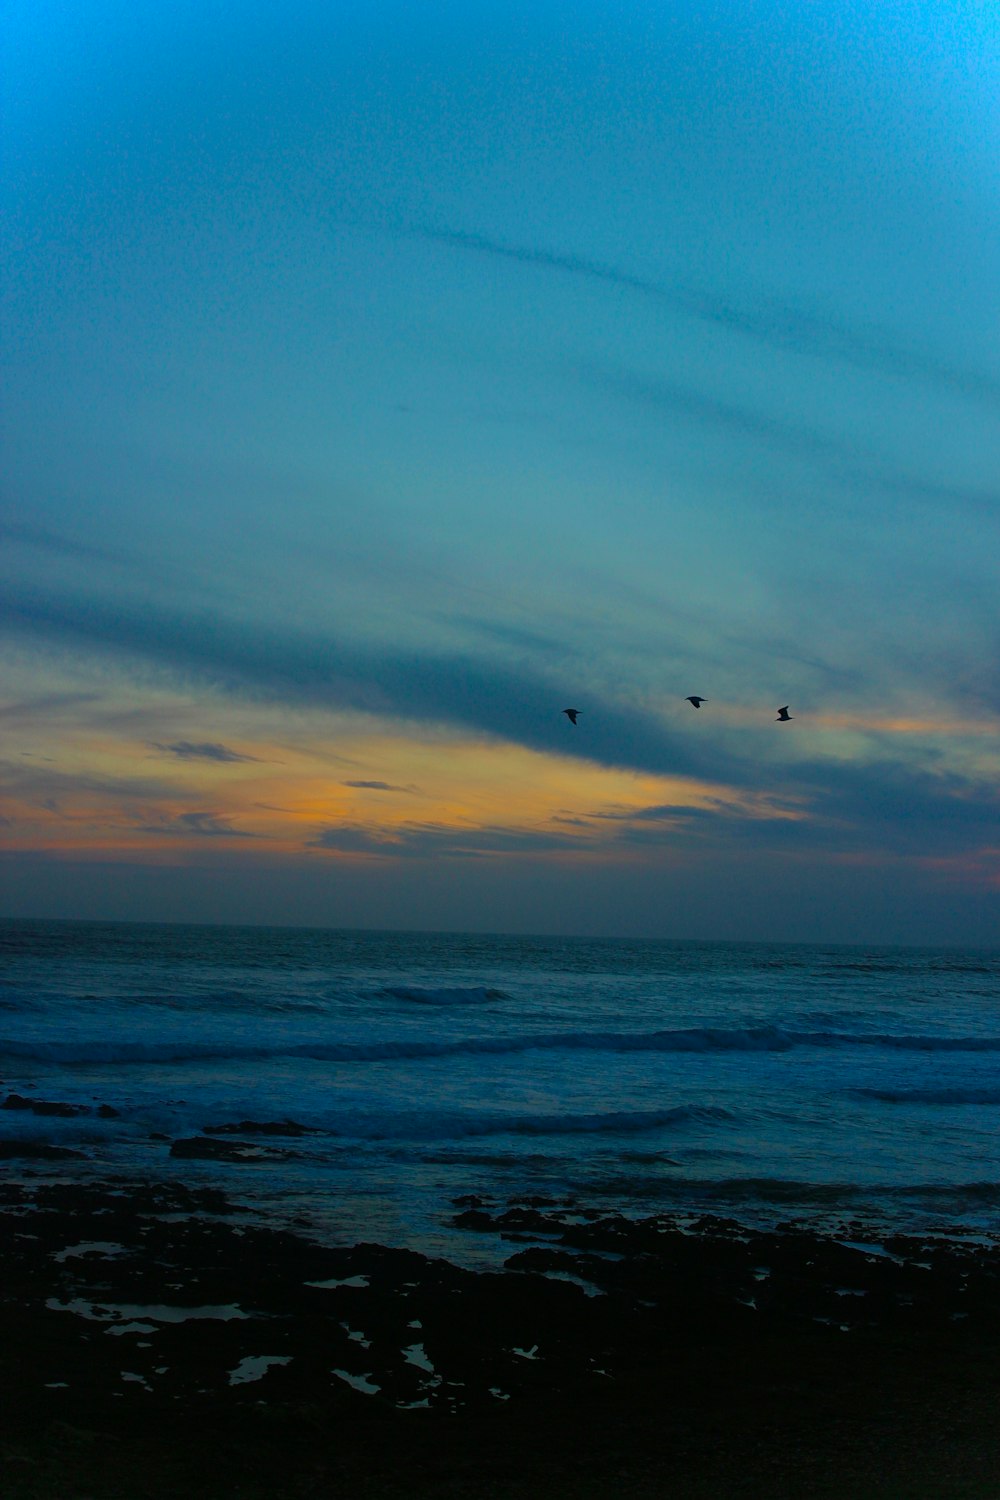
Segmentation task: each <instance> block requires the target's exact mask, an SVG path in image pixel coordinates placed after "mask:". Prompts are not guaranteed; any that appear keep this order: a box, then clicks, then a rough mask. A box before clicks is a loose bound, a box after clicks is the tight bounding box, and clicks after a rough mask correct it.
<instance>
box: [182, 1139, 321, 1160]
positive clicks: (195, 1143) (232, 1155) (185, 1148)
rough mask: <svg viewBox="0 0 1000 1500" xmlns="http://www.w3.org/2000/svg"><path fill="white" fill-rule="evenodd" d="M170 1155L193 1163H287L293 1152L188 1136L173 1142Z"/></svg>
mask: <svg viewBox="0 0 1000 1500" xmlns="http://www.w3.org/2000/svg"><path fill="white" fill-rule="evenodd" d="M170 1155H171V1156H177V1157H181V1158H186V1159H188V1160H194V1161H231V1162H240V1161H287V1160H289V1159H291V1158H292V1157H294V1155H295V1152H294V1151H283V1150H281V1149H280V1148H279V1147H276V1146H260V1145H258V1144H257V1142H256V1141H220V1140H216V1139H215V1137H214V1136H199V1135H196V1136H190V1137H189V1138H187V1139H185V1140H180V1141H174V1143H173V1145H172V1146H171V1147H170Z"/></svg>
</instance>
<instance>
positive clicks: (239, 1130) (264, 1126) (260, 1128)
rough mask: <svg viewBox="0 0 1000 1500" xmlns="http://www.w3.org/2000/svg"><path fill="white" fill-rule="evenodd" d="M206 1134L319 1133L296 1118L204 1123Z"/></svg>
mask: <svg viewBox="0 0 1000 1500" xmlns="http://www.w3.org/2000/svg"><path fill="white" fill-rule="evenodd" d="M203 1129H204V1131H205V1134H206V1135H290V1136H301V1135H321V1134H322V1132H321V1131H319V1130H317V1128H316V1127H315V1126H314V1125H300V1124H299V1123H298V1121H296V1120H240V1121H239V1123H238V1124H233V1125H205V1126H203Z"/></svg>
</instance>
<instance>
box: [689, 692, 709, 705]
mask: <svg viewBox="0 0 1000 1500" xmlns="http://www.w3.org/2000/svg"><path fill="white" fill-rule="evenodd" d="M684 701H685V703H690V704H692V705H693V707H695V708H700V707H701V705H702V704H703V703H707V702H708V699H707V698H699V697H698V695H697V693H692V694H691V696H690V697H689V698H685V700H684Z"/></svg>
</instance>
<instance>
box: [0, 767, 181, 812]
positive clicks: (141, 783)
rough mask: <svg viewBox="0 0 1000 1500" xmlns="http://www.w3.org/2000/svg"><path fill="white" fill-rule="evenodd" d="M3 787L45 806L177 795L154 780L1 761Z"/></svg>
mask: <svg viewBox="0 0 1000 1500" xmlns="http://www.w3.org/2000/svg"><path fill="white" fill-rule="evenodd" d="M0 786H2V787H3V788H4V790H5V791H7V792H8V793H10V794H11V795H14V796H20V797H26V798H30V799H32V800H33V801H37V802H44V800H45V799H46V798H51V797H57V798H72V797H74V796H76V795H79V794H82V793H86V794H90V795H95V796H98V797H106V798H109V799H111V800H113V801H115V802H120V801H122V800H123V799H127V798H132V799H135V798H138V797H142V798H146V799H149V800H151V801H152V800H157V801H159V800H160V799H162V798H167V797H173V796H176V795H177V791H176V788H175V787H173V786H171V784H170V783H169V782H166V781H156V780H154V779H153V778H151V777H138V776H135V777H131V776H102V775H100V774H95V773H93V772H88V773H87V774H81V773H76V772H72V771H49V770H44V769H42V768H41V767H40V766H37V765H30V766H25V765H20V764H18V763H17V762H16V761H0ZM189 795H190V794H189Z"/></svg>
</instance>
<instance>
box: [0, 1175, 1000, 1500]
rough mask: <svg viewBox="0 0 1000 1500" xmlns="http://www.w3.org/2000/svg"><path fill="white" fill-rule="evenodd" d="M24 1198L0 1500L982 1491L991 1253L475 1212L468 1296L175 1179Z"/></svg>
mask: <svg viewBox="0 0 1000 1500" xmlns="http://www.w3.org/2000/svg"><path fill="white" fill-rule="evenodd" d="M20 1176H21V1181H20V1182H13V1181H10V1182H8V1183H6V1184H5V1185H4V1188H3V1194H2V1208H3V1222H2V1231H3V1233H2V1244H3V1261H4V1264H3V1293H2V1304H0V1305H2V1321H3V1325H4V1326H3V1335H4V1336H3V1344H4V1347H5V1349H6V1351H7V1352H6V1355H5V1358H4V1361H3V1408H4V1411H5V1413H6V1415H5V1417H4V1431H3V1437H2V1445H3V1446H2V1457H3V1474H4V1484H5V1489H6V1493H7V1494H9V1495H10V1496H11V1497H12V1500H41V1497H45V1500H56V1497H71V1496H72V1497H80V1500H83V1497H85V1496H92V1497H102V1500H103V1497H108V1500H110V1497H133V1496H134V1497H138V1496H155V1497H161V1496H163V1497H165V1496H172V1495H178V1494H193V1495H200V1496H205V1497H220V1500H221V1497H224V1496H225V1497H229V1496H233V1497H235V1496H244V1497H247V1496H250V1497H258V1496H259V1497H261V1500H263V1497H264V1496H288V1497H299V1496H325V1495H341V1494H343V1495H345V1496H346V1495H349V1494H350V1495H361V1496H369V1495H370V1496H381V1495H386V1496H392V1495H404V1494H407V1495H428V1496H430V1495H441V1496H454V1497H459V1496H469V1497H475V1496H491V1497H504V1500H508V1497H509V1500H515V1497H521V1496H536V1495H537V1496H539V1497H541V1496H543V1495H545V1496H565V1497H567V1500H569V1497H575V1496H581V1497H588V1496H593V1497H598V1496H601V1497H603V1496H612V1495H622V1494H628V1495H640V1496H647V1495H648V1496H677V1497H687V1496H692V1497H700V1496H705V1497H707V1496H727V1495H733V1496H761V1497H763V1496H781V1497H789V1500H792V1497H797V1496H803V1497H805V1496H817V1497H818V1496H823V1497H829V1500H833V1497H838V1500H849V1497H857V1500H861V1497H867V1496H894V1497H900V1500H902V1497H905V1496H912V1497H932V1496H933V1497H941V1500H958V1497H962V1496H969V1497H982V1500H986V1497H993V1496H996V1495H997V1494H998V1493H1000V1426H998V1423H997V1420H996V1413H997V1409H998V1398H1000V1358H998V1356H1000V1244H998V1243H997V1242H995V1241H994V1242H992V1243H989V1242H983V1241H982V1240H981V1239H977V1240H976V1241H975V1242H974V1243H963V1242H956V1241H954V1240H948V1239H944V1238H940V1237H933V1236H918V1237H906V1236H896V1237H893V1238H891V1239H890V1240H889V1242H888V1243H885V1242H882V1243H880V1242H878V1241H877V1240H876V1239H875V1238H874V1237H871V1236H869V1237H867V1238H866V1233H867V1231H866V1229H865V1226H864V1225H862V1224H859V1223H853V1224H851V1223H848V1224H844V1225H843V1226H842V1232H841V1233H840V1234H839V1235H825V1236H821V1235H817V1234H815V1233H812V1232H811V1231H810V1230H809V1229H808V1228H807V1227H805V1226H802V1225H796V1224H794V1223H788V1224H786V1225H785V1226H783V1227H782V1228H780V1229H779V1228H776V1229H775V1230H773V1231H772V1232H769V1233H764V1232H759V1231H752V1230H748V1229H747V1228H746V1227H745V1226H741V1225H739V1224H738V1223H737V1222H736V1221H733V1220H724V1219H718V1218H714V1217H706V1218H705V1219H703V1220H701V1221H696V1222H694V1223H687V1224H685V1226H684V1227H683V1228H681V1227H679V1226H678V1225H677V1223H676V1222H675V1221H673V1220H672V1219H671V1218H670V1217H669V1216H659V1217H657V1218H655V1219H647V1220H644V1221H636V1220H629V1219H626V1218H624V1217H622V1216H619V1215H608V1214H606V1213H602V1212H599V1211H596V1210H593V1209H588V1208H587V1207H586V1205H581V1204H575V1203H562V1204H558V1203H538V1202H534V1203H532V1202H522V1203H513V1204H511V1203H506V1204H499V1203H487V1202H484V1201H482V1200H481V1199H476V1198H473V1199H471V1200H467V1201H464V1202H461V1203H456V1204H454V1205H453V1217H454V1220H455V1221H456V1228H457V1229H463V1228H464V1230H465V1231H466V1232H468V1231H469V1230H472V1231H474V1232H476V1233H479V1234H482V1235H483V1236H486V1237H489V1238H491V1239H493V1240H494V1241H496V1242H497V1243H498V1245H499V1246H501V1247H502V1251H503V1258H504V1263H505V1265H504V1269H503V1270H501V1271H498V1272H483V1271H470V1270H468V1269H464V1268H462V1267H460V1266H458V1265H455V1264H453V1263H451V1262H449V1261H448V1260H447V1259H434V1258H428V1257H426V1256H423V1255H420V1254H417V1253H415V1252H412V1251H406V1250H403V1249H393V1248H387V1247H381V1246H378V1245H376V1244H365V1243H362V1244H358V1245H354V1246H345V1245H324V1244H322V1243H321V1242H319V1241H317V1240H316V1239H314V1238H312V1237H310V1236H309V1235H308V1234H305V1233H302V1232H297V1231H296V1230H295V1229H294V1228H288V1229H276V1228H274V1227H272V1226H270V1225H267V1224H263V1223H259V1222H257V1223H255V1222H254V1219H253V1216H252V1215H248V1214H247V1213H246V1211H245V1206H244V1205H240V1204H239V1202H238V1201H230V1200H229V1199H227V1198H226V1197H225V1196H224V1195H222V1194H220V1193H218V1192H217V1191H215V1190H209V1189H204V1188H198V1187H190V1188H188V1187H184V1186H182V1185H181V1184H179V1183H177V1182H174V1183H170V1184H159V1185H157V1184H149V1183H146V1184H143V1183H137V1182H128V1181H124V1180H121V1179H117V1180H109V1181H107V1182H104V1183H94V1182H91V1183H87V1184H80V1183H74V1182H72V1181H71V1180H66V1178H65V1177H63V1179H62V1180H54V1179H52V1178H50V1177H49V1176H48V1174H43V1175H42V1176H39V1177H37V1178H34V1179H32V1176H31V1174H30V1173H26V1172H24V1171H23V1169H22V1171H21V1173H20Z"/></svg>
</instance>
